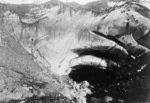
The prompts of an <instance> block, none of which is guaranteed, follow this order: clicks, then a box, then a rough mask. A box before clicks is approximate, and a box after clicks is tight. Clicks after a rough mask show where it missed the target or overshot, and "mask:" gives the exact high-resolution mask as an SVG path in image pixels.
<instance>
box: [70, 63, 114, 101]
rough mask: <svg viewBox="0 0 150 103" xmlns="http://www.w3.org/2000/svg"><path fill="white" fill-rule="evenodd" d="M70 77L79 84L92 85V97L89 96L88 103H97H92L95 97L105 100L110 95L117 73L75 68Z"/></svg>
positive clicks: (95, 68)
mask: <svg viewBox="0 0 150 103" xmlns="http://www.w3.org/2000/svg"><path fill="white" fill-rule="evenodd" d="M69 77H70V78H72V79H73V80H74V81H76V82H78V83H80V82H82V81H88V82H89V83H90V85H91V87H92V88H91V91H92V95H88V96H87V101H88V100H89V102H88V103H96V102H91V101H90V100H91V98H93V97H94V98H98V99H101V100H103V99H104V98H105V97H106V96H107V95H110V94H109V92H108V91H109V86H110V85H111V84H113V83H115V82H116V81H115V78H116V72H114V71H112V70H109V69H108V70H106V69H105V70H104V69H102V68H99V67H93V66H83V65H81V66H76V67H73V70H72V72H71V73H70V74H69Z"/></svg>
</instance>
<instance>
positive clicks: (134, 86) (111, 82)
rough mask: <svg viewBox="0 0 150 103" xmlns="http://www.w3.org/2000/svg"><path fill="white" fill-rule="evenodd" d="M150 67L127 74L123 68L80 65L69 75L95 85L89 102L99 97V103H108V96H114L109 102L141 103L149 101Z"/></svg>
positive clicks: (77, 80)
mask: <svg viewBox="0 0 150 103" xmlns="http://www.w3.org/2000/svg"><path fill="white" fill-rule="evenodd" d="M148 68H149V66H147V68H146V69H144V70H143V71H142V72H140V73H137V74H134V75H127V76H125V75H123V74H124V73H123V74H122V73H121V68H113V69H106V70H104V69H101V68H99V67H93V66H88V65H87V66H83V65H79V66H76V67H73V70H72V72H71V73H70V74H69V76H70V78H72V79H73V80H74V81H76V82H78V83H80V82H82V81H85V80H86V81H88V82H89V83H90V85H91V86H92V87H93V88H91V91H92V95H88V96H87V102H88V103H97V102H95V101H91V100H92V98H96V99H98V100H99V101H100V102H98V103H108V102H106V101H105V97H106V96H110V97H112V98H113V100H112V101H110V102H109V103H141V102H144V101H147V99H148V96H149V94H150V87H149V86H150V83H148V81H149V80H150V79H148V78H149V77H150V76H149V73H150V72H149V69H148Z"/></svg>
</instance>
